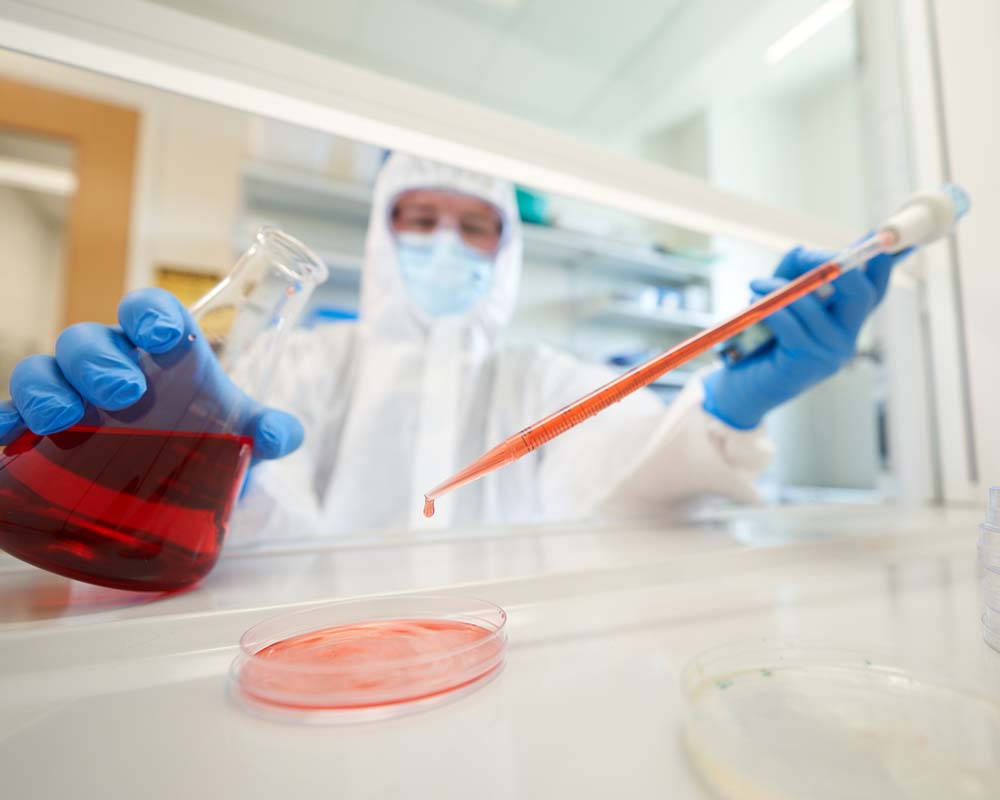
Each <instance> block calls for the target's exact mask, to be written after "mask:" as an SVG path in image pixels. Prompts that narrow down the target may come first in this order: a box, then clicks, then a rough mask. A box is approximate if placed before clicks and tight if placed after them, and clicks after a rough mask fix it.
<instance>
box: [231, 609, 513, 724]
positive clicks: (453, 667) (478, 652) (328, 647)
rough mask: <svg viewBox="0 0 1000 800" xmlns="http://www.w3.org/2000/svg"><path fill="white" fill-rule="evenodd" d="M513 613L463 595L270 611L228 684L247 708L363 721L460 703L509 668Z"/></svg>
mask: <svg viewBox="0 0 1000 800" xmlns="http://www.w3.org/2000/svg"><path fill="white" fill-rule="evenodd" d="M506 622H507V615H506V612H504V610H503V609H502V608H500V607H499V606H496V605H494V604H492V603H489V602H487V601H485V600H479V599H476V598H470V597H462V596H457V595H409V596H404V595H399V596H393V597H376V598H364V599H359V600H345V601H341V602H337V603H330V604H327V605H322V606H316V607H312V608H308V609H305V610H302V611H296V612H293V613H289V614H283V615H280V616H276V617H272V618H271V619H267V620H264V621H263V622H260V623H259V624H257V625H255V626H253V627H252V628H250V629H249V630H248V631H247V632H246V633H245V634H243V637H242V638H241V639H240V654H239V655H238V656H237V657H236V659H235V660H234V661H233V665H232V669H231V671H230V678H231V680H230V688H231V692H232V694H233V696H234V697H235V698H236V700H237V701H238V702H239V703H240V704H241V705H243V706H244V707H245V708H247V709H248V710H250V711H252V712H254V713H257V714H260V715H263V716H268V717H272V718H281V719H290V720H297V721H301V722H360V721H366V720H375V719H386V718H390V717H395V716H400V715H402V714H408V713H412V712H415V711H419V710H424V709H426V708H429V707H431V706H435V705H438V704H440V703H444V702H447V701H449V700H453V699H455V698H457V697H459V696H461V695H464V694H466V693H468V692H470V691H472V690H474V689H476V688H478V687H480V686H482V685H483V684H485V683H486V682H488V681H490V680H491V679H492V678H494V677H496V675H497V674H498V673H499V672H500V671H501V670H502V669H503V665H504V662H505V658H506V651H507V636H506V632H505V625H506Z"/></svg>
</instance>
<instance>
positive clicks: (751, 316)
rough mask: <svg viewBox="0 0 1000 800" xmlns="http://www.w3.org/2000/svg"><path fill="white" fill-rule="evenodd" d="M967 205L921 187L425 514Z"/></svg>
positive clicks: (463, 480)
mask: <svg viewBox="0 0 1000 800" xmlns="http://www.w3.org/2000/svg"><path fill="white" fill-rule="evenodd" d="M968 207H969V200H968V197H967V196H966V195H965V193H964V192H963V191H962V190H961V189H959V188H958V187H957V186H953V185H951V184H949V185H946V186H945V187H943V188H942V189H941V190H939V191H936V192H921V193H919V194H916V195H914V196H913V197H912V198H911V199H910V200H909V201H908V202H907V203H906V204H905V205H904V206H903V207H902V208H901V209H900V210H899V211H897V212H896V213H895V214H893V215H892V216H891V217H889V219H887V220H886V221H885V222H883V223H882V224H881V225H880V226H879V227H878V228H877V229H876V230H875V231H874V232H873V233H872V234H870V235H869V236H867V237H866V238H865V239H863V240H862V241H861V242H859V243H858V244H855V245H852V246H851V247H848V248H847V249H846V250H843V251H841V252H840V253H838V254H837V255H836V256H834V258H832V259H831V260H830V261H827V262H826V263H823V264H820V265H819V266H817V267H815V268H813V269H811V270H810V271H809V272H806V273H804V274H803V275H800V276H799V277H798V278H796V279H795V280H792V281H789V282H788V283H787V284H786V285H784V286H782V287H781V288H780V289H776V290H775V291H773V292H771V293H770V294H768V295H765V296H764V297H762V298H760V299H759V300H757V301H756V302H754V303H752V304H751V305H750V306H749V307H748V308H746V309H745V310H743V311H741V312H740V313H738V314H736V315H735V316H733V317H730V318H729V319H727V320H724V321H723V322H720V323H719V324H717V325H715V326H713V327H711V328H708V329H706V330H703V331H701V332H700V333H697V334H695V335H694V336H692V337H691V338H689V339H687V340H685V341H683V342H681V343H680V344H678V345H676V346H675V347H672V348H671V349H670V350H667V351H666V352H665V353H661V354H660V355H658V356H656V357H654V358H651V359H650V360H649V361H647V362H645V363H644V364H640V365H639V366H637V367H635V368H633V369H631V370H629V371H628V372H626V373H625V374H624V375H621V376H620V377H618V378H616V379H615V380H613V381H610V382H609V383H607V384H605V385H604V386H602V387H600V388H599V389H596V390H595V391H593V392H591V393H590V394H588V395H585V396H584V397H581V398H580V399H579V400H576V401H574V402H572V403H570V404H569V405H567V406H565V407H564V408H562V409H560V410H559V411H556V412H555V413H553V414H551V415H549V416H548V417H545V418H544V419H541V420H539V421H538V422H536V423H534V424H533V425H529V426H528V427H527V428H524V429H523V430H522V431H520V432H518V433H516V434H514V435H513V436H510V437H508V438H507V439H505V440H504V441H503V442H501V443H500V444H498V445H497V446H496V447H494V448H493V449H492V450H489V451H488V452H487V453H485V454H484V455H482V456H480V457H479V458H478V459H477V460H476V461H474V462H473V463H472V464H470V465H469V466H467V467H465V468H464V469H462V470H460V471H459V472H457V473H456V474H455V475H453V476H452V477H450V478H448V479H447V480H445V481H443V482H442V483H441V484H439V485H438V486H435V487H434V488H433V489H431V490H430V491H429V492H427V494H426V495H425V500H424V514H425V515H426V516H432V515H433V514H434V503H435V501H436V500H437V499H438V498H439V497H441V495H443V494H445V493H447V492H450V491H452V490H453V489H457V488H458V487H460V486H464V485H465V484H467V483H471V482H472V481H475V480H478V479H479V478H481V477H483V476H484V475H487V474H488V473H490V472H493V471H494V470H496V469H499V468H500V467H503V466H505V465H506V464H510V463H511V462H513V461H516V460H517V459H519V458H521V457H522V456H525V455H527V454H528V453H530V452H531V451H532V450H535V449H536V448H538V447H541V446H542V445H543V444H545V443H546V442H548V441H551V440H552V439H554V438H555V437H556V436H559V435H560V434H563V433H565V432H566V431H568V430H569V429H570V428H573V427H575V426H576V425H579V424H580V423H581V422H583V421H584V420H587V419H589V418H590V417H592V416H594V415H595V414H598V413H599V412H601V411H603V410H604V409H606V408H608V407H609V406H611V405H613V404H615V403H617V402H619V401H620V400H622V399H623V398H625V397H627V396H628V395H630V394H632V393H633V392H635V391H637V390H639V389H641V388H643V387H645V386H648V385H649V384H651V383H652V382H653V381H655V380H657V379H658V378H661V377H662V376H663V375H664V374H666V373H667V372H669V371H670V370H672V369H674V368H675V367H678V366H680V365H681V364H684V363H686V362H688V361H690V360H691V359H693V358H695V357H696V356H698V355H700V354H702V353H704V352H706V351H708V350H710V349H711V348H713V347H716V346H717V345H720V344H723V343H725V344H724V345H723V358H724V359H726V360H727V361H730V362H733V361H737V360H740V359H741V358H745V357H747V356H749V355H751V354H752V353H754V352H759V351H760V350H761V349H762V348H765V347H768V346H770V344H771V334H770V331H768V330H766V329H763V328H760V327H755V326H757V324H758V323H760V322H761V320H764V319H766V318H767V317H768V316H769V315H770V314H772V313H773V312H775V311H778V310H779V309H781V308H784V307H785V306H787V305H789V304H791V303H793V302H795V301H796V300H798V299H799V298H801V297H804V296H805V295H807V294H809V293H810V292H814V291H816V290H817V289H820V288H822V287H824V286H826V285H827V284H829V283H830V282H831V281H833V280H834V279H836V278H837V277H838V276H840V275H842V274H843V273H844V272H846V271H847V270H850V269H854V268H856V267H859V266H863V265H864V264H865V263H867V262H868V261H869V260H871V259H872V258H874V257H875V256H877V255H880V254H883V253H899V252H901V251H902V250H905V249H907V248H910V247H916V246H919V245H923V244H927V243H929V242H932V241H935V240H936V239H939V238H941V237H943V236H946V235H947V234H948V233H949V232H950V231H951V229H952V227H953V226H954V224H955V223H956V222H957V221H958V219H959V218H961V217H962V216H963V215H964V214H965V213H966V211H967V210H968ZM748 329H749V331H748ZM741 333H748V339H746V340H743V341H741V340H739V339H737V338H736V337H737V335H738V334H741Z"/></svg>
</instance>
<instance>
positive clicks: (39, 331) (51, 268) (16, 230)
mask: <svg viewBox="0 0 1000 800" xmlns="http://www.w3.org/2000/svg"><path fill="white" fill-rule="evenodd" d="M0 241H2V242H3V243H4V252H3V258H0V286H5V287H15V286H16V287H17V291H16V295H15V296H16V302H7V303H4V310H3V314H0V376H2V377H3V385H2V386H0V397H7V385H6V377H7V376H8V375H10V371H11V369H13V367H14V364H16V363H17V361H18V360H19V359H20V358H22V357H23V356H25V355H28V354H29V353H32V352H36V351H39V350H49V349H50V348H51V347H52V345H53V343H54V339H55V335H56V325H57V319H58V313H59V298H61V297H62V272H63V231H62V228H61V226H59V225H55V224H53V223H52V222H51V221H49V220H47V219H46V217H45V216H44V215H43V214H41V213H40V212H39V210H38V209H37V208H36V207H35V206H34V205H33V204H32V202H31V198H30V196H29V195H28V193H27V192H25V191H23V190H20V189H13V188H10V187H7V186H0Z"/></svg>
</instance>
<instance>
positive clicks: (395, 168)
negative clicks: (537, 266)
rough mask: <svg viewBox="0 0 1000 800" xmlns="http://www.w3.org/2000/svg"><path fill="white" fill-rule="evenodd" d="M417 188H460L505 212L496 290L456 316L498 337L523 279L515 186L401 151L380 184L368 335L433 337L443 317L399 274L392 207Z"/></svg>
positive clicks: (368, 271)
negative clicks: (426, 308) (429, 310)
mask: <svg viewBox="0 0 1000 800" xmlns="http://www.w3.org/2000/svg"><path fill="white" fill-rule="evenodd" d="M413 189H440V190H442V191H448V192H460V193H462V194H467V195H471V196H472V197H476V198H479V199H481V200H485V201H486V202H488V203H490V204H491V205H493V206H495V207H496V208H497V209H498V210H499V211H500V214H501V217H502V219H503V232H502V236H501V240H500V248H499V250H498V251H497V255H496V258H495V260H494V265H493V280H492V282H491V285H490V289H489V290H488V291H487V293H486V294H485V295H484V296H483V297H481V298H480V299H479V300H478V301H477V302H476V303H475V304H474V305H473V306H472V307H471V308H469V309H468V310H467V311H466V312H465V313H463V314H459V315H456V316H459V317H462V320H461V324H462V326H463V327H465V328H467V329H468V330H476V331H477V332H478V333H479V334H481V335H482V336H483V337H485V340H486V341H492V340H494V339H495V338H496V336H497V335H498V334H499V333H500V331H501V330H502V329H503V328H504V327H505V326H506V325H507V323H508V322H509V321H510V318H511V316H512V314H513V313H514V304H515V301H516V299H517V286H518V282H519V280H520V277H521V223H520V219H519V217H518V213H517V201H516V199H515V196H514V188H513V186H512V185H511V184H510V183H509V182H507V181H501V180H497V179H495V178H489V177H486V176H483V175H477V174H474V173H471V172H466V171H465V170H462V169H458V168H457V167H449V166H446V165H444V164H436V163H434V162H432V161H425V160H423V159H419V158H413V157H412V156H406V155H401V154H399V153H395V154H393V155H392V156H390V157H389V159H388V160H387V161H386V162H385V166H384V167H383V168H382V171H381V172H380V173H379V176H378V180H377V181H376V182H375V192H374V196H373V199H372V211H371V219H370V220H369V223H368V238H367V241H366V244H365V261H364V267H363V273H362V281H361V308H360V317H361V323H362V333H363V335H365V336H375V337H383V336H384V337H387V338H390V339H391V338H397V337H401V338H407V339H416V338H419V337H426V336H428V335H429V333H430V330H431V328H433V327H434V326H435V324H437V323H439V322H441V321H442V320H435V319H433V318H430V317H428V316H427V315H426V314H424V313H423V312H422V311H421V310H420V309H419V308H417V307H416V306H415V305H414V304H413V301H412V300H411V298H410V297H409V295H408V293H407V289H406V286H405V285H404V283H403V278H402V276H401V275H400V272H399V266H398V259H397V254H396V244H395V241H394V239H393V235H392V228H391V220H392V209H393V205H394V204H395V201H396V199H397V198H398V197H399V196H400V195H401V194H403V193H404V192H408V191H411V190H413ZM449 322H453V320H449Z"/></svg>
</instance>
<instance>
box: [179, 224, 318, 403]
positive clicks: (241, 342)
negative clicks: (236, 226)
mask: <svg viewBox="0 0 1000 800" xmlns="http://www.w3.org/2000/svg"><path fill="white" fill-rule="evenodd" d="M328 274H329V273H328V271H327V268H326V266H325V265H324V264H323V262H322V261H321V260H320V258H319V257H318V256H317V255H316V254H315V253H313V252H312V251H311V250H310V249H309V248H308V247H306V246H305V245H304V244H302V243H301V242H300V241H298V240H297V239H295V238H293V237H292V236H289V235H288V234H287V233H284V232H282V231H280V230H278V229H277V228H273V227H270V226H265V227H262V228H260V229H259V230H258V231H257V233H256V235H255V236H254V242H253V245H252V246H251V247H250V248H249V249H248V250H247V251H246V252H245V253H244V254H243V256H242V257H241V258H240V259H239V261H237V262H236V265H235V266H234V267H233V269H232V270H231V271H230V273H229V274H228V275H227V276H226V277H225V278H223V279H222V280H221V281H220V282H219V283H218V284H217V285H216V286H215V287H213V288H212V289H211V291H209V292H208V293H207V294H206V295H205V296H204V297H202V298H201V299H200V300H198V301H197V302H196V303H195V304H194V305H193V306H191V308H190V309H189V310H190V312H191V316H192V317H193V318H194V321H195V322H196V323H197V325H198V328H199V329H200V330H201V333H202V335H203V336H204V337H205V339H206V341H207V342H208V344H209V346H210V347H211V348H212V351H213V352H214V353H215V356H216V358H217V359H218V360H219V363H220V364H221V366H222V368H223V370H225V371H226V372H227V373H228V374H229V375H230V376H231V377H232V378H233V379H234V380H235V381H236V382H237V384H239V385H240V386H241V388H243V389H244V391H246V392H247V393H248V394H250V395H251V396H253V397H255V398H256V399H257V400H263V395H264V394H265V392H266V387H267V384H268V383H269V380H270V373H271V372H272V371H273V367H274V365H275V363H276V359H277V357H278V355H279V352H280V350H281V348H282V345H283V342H284V339H285V336H286V335H287V333H288V331H289V330H291V329H292V328H293V327H294V326H295V324H296V322H297V321H298V319H299V317H300V316H301V315H302V312H303V310H304V309H305V307H306V305H307V303H308V302H309V298H310V297H311V295H312V292H313V290H314V289H315V288H316V286H318V285H319V284H320V283H322V282H323V281H325V280H326V279H327V276H328Z"/></svg>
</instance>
